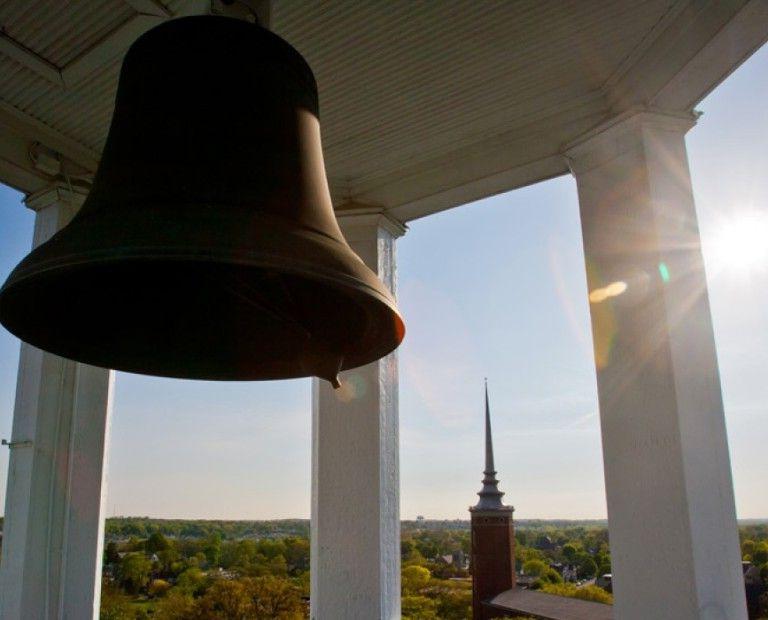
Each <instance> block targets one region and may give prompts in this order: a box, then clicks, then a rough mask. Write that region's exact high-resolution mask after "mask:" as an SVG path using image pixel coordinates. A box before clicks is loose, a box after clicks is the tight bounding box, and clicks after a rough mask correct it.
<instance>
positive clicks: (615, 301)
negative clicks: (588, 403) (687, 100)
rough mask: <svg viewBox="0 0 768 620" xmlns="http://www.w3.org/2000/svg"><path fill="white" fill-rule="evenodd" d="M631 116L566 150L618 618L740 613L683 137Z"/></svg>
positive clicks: (680, 130)
mask: <svg viewBox="0 0 768 620" xmlns="http://www.w3.org/2000/svg"><path fill="white" fill-rule="evenodd" d="M694 123H695V119H694V117H692V116H680V115H666V114H660V113H649V112H639V113H638V112H636V113H632V114H627V115H625V116H623V117H621V118H619V119H616V120H615V121H611V122H609V123H607V124H606V125H605V126H604V127H602V128H600V130H598V131H595V132H593V133H592V134H590V135H588V136H586V137H585V138H584V139H583V140H581V141H580V142H578V143H577V144H575V145H573V146H571V147H570V148H569V149H568V150H567V156H568V158H569V161H570V165H571V169H572V171H573V173H574V175H575V176H576V180H577V183H578V190H579V202H580V208H581V220H582V229H583V235H584V251H585V257H586V263H587V280H588V287H589V291H590V311H591V315H592V330H593V339H594V347H595V361H596V365H597V383H598V393H599V399H600V420H601V426H602V438H603V458H604V466H605V485H606V494H607V501H608V523H609V533H610V544H611V558H612V569H613V588H614V597H615V607H614V609H615V615H614V617H615V618H617V619H618V620H648V619H650V618H653V619H654V620H693V619H706V620H742V619H745V618H746V617H747V615H746V608H745V596H744V582H743V579H742V574H741V563H740V553H739V544H738V534H737V524H736V512H735V508H734V498H733V484H732V480H731V466H730V459H729V455H728V443H727V438H726V429H725V420H724V416H723V401H722V396H721V391H720V379H719V371H718V365H717V356H716V351H715V341H714V335H713V331H712V320H711V318H710V309H709V298H708V294H707V282H706V278H705V274H704V265H703V262H702V255H701V247H700V239H699V230H698V224H697V220H696V211H695V207H694V201H693V194H692V190H691V180H690V174H689V170H688V162H687V155H686V149H685V140H684V135H685V133H686V131H687V130H688V129H690V128H691V127H692V126H693V125H694Z"/></svg>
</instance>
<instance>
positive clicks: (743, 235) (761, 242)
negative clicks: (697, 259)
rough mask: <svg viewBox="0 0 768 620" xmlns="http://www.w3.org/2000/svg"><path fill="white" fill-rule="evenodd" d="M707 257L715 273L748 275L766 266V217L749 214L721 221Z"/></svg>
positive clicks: (767, 260)
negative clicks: (724, 272)
mask: <svg viewBox="0 0 768 620" xmlns="http://www.w3.org/2000/svg"><path fill="white" fill-rule="evenodd" d="M709 258H710V260H711V264H712V266H713V267H714V269H715V270H716V271H717V272H722V271H728V272H733V273H748V272H751V271H755V270H762V269H765V268H766V267H768V215H767V214H765V213H758V212H748V213H742V214H741V215H739V216H738V217H735V218H733V219H730V220H727V221H725V222H723V223H722V224H721V225H720V226H719V229H718V232H717V234H716V236H715V239H714V243H713V244H712V246H711V248H710V251H709Z"/></svg>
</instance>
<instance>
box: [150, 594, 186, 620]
mask: <svg viewBox="0 0 768 620" xmlns="http://www.w3.org/2000/svg"><path fill="white" fill-rule="evenodd" d="M194 609H195V599H193V598H192V597H191V596H190V595H189V594H186V593H184V592H182V591H180V590H179V589H178V588H173V589H172V590H171V591H170V592H169V593H168V596H166V597H165V598H164V599H163V600H162V601H160V603H159V604H158V606H157V608H156V609H155V615H154V617H153V620H189V618H191V617H192V614H193V613H194Z"/></svg>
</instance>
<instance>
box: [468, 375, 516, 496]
mask: <svg viewBox="0 0 768 620" xmlns="http://www.w3.org/2000/svg"><path fill="white" fill-rule="evenodd" d="M483 473H484V474H485V477H484V478H483V488H482V489H480V491H479V492H478V495H479V496H480V501H478V502H477V504H476V505H475V506H474V507H473V508H472V510H510V509H511V507H510V506H505V505H504V504H502V503H501V498H502V496H503V495H504V493H503V492H502V491H499V481H498V480H497V479H496V468H495V466H494V463H493V437H492V436H491V407H490V405H489V404H488V381H487V380H486V382H485V471H484V472H483Z"/></svg>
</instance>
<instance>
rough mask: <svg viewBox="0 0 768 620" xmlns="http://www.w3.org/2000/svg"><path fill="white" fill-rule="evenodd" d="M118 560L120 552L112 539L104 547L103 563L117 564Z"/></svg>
mask: <svg viewBox="0 0 768 620" xmlns="http://www.w3.org/2000/svg"><path fill="white" fill-rule="evenodd" d="M119 561H120V553H119V551H118V548H117V543H116V542H114V541H111V542H108V543H107V546H106V548H105V549H104V563H105V564H117V563H118V562H119Z"/></svg>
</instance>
